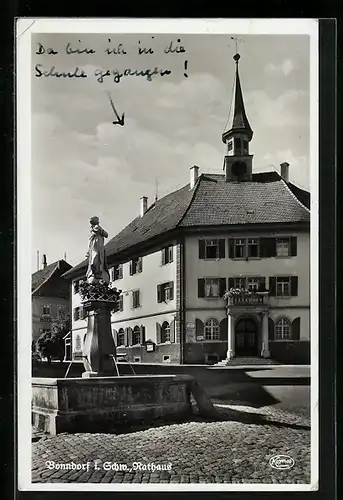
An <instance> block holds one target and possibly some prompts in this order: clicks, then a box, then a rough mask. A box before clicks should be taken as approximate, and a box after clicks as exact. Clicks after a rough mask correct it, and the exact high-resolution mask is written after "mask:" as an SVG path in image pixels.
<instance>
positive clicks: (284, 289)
mask: <svg viewBox="0 0 343 500" xmlns="http://www.w3.org/2000/svg"><path fill="white" fill-rule="evenodd" d="M276 295H277V296H279V297H288V296H289V295H291V278H290V277H289V276H278V277H277V278H276Z"/></svg>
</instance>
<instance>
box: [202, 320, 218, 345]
mask: <svg viewBox="0 0 343 500" xmlns="http://www.w3.org/2000/svg"><path fill="white" fill-rule="evenodd" d="M205 339H206V340H219V322H218V321H217V320H216V319H213V318H212V319H209V320H208V321H206V323H205Z"/></svg>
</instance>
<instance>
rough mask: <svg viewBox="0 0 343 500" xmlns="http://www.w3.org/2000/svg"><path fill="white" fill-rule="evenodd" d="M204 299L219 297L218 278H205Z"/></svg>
mask: <svg viewBox="0 0 343 500" xmlns="http://www.w3.org/2000/svg"><path fill="white" fill-rule="evenodd" d="M205 297H206V298H211V297H214V298H218V297H219V278H205Z"/></svg>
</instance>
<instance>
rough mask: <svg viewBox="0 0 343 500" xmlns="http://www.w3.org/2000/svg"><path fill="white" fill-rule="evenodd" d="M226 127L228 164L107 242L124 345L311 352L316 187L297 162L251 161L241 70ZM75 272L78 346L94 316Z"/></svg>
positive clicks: (133, 353)
mask: <svg viewBox="0 0 343 500" xmlns="http://www.w3.org/2000/svg"><path fill="white" fill-rule="evenodd" d="M234 59H235V63H236V79H235V86H234V98H233V103H234V105H233V106H232V115H231V117H230V120H229V127H228V129H227V130H226V131H225V132H224V134H223V136H222V141H223V142H224V144H225V148H226V153H225V157H224V166H223V174H222V175H220V174H202V175H199V169H198V167H197V166H193V167H192V168H191V169H190V183H189V184H188V185H186V186H184V187H183V188H181V189H179V190H178V191H175V192H173V193H171V194H169V195H167V196H165V197H164V198H161V199H160V200H156V201H155V202H154V203H153V204H152V205H150V206H148V203H147V198H146V197H142V198H141V201H140V215H139V217H137V218H136V219H134V220H133V221H132V222H131V223H130V224H129V225H128V226H127V227H126V228H124V229H123V230H122V231H121V232H120V233H119V234H118V235H117V236H115V237H114V238H113V239H112V240H110V241H109V242H108V243H107V245H106V247H105V248H106V254H107V258H108V264H109V267H110V269H111V280H112V281H113V282H114V285H115V286H116V287H117V288H119V289H121V290H122V291H123V293H122V298H121V304H120V308H119V311H117V312H115V313H113V315H112V326H113V336H114V339H115V343H116V346H117V351H118V353H125V354H126V355H127V357H128V359H129V360H130V361H133V362H145V363H150V362H157V363H170V362H171V363H215V362H217V361H221V360H224V359H228V360H230V359H232V358H234V357H261V356H262V357H265V358H269V357H271V358H275V359H278V360H282V361H286V362H294V363H307V362H309V341H310V196H309V193H308V192H306V191H304V190H302V189H300V188H298V187H297V186H295V185H294V184H293V183H291V182H290V181H289V164H288V163H283V164H282V165H281V175H279V174H278V173H277V172H265V173H259V174H256V173H254V172H253V156H252V155H251V154H250V151H249V146H250V141H251V139H252V136H253V131H252V129H251V127H250V124H249V122H248V119H247V116H246V112H245V107H244V101H243V94H242V89H241V83H240V78H239V71H238V61H239V55H238V54H236V56H235V57H234ZM86 266H87V262H85V261H84V262H81V263H80V264H79V265H77V266H75V267H74V268H73V269H71V270H70V271H68V272H67V273H66V275H65V278H66V279H68V280H69V281H71V282H72V283H73V284H72V286H73V293H72V309H73V330H72V335H73V351H74V355H75V356H76V355H77V354H78V353H80V352H81V351H82V342H83V337H84V335H85V333H86V328H87V317H86V315H85V313H84V311H83V309H82V305H81V302H80V297H79V295H78V293H77V289H78V282H79V280H80V279H82V278H83V277H84V275H85V271H86Z"/></svg>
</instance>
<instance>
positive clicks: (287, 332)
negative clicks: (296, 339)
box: [275, 318, 291, 340]
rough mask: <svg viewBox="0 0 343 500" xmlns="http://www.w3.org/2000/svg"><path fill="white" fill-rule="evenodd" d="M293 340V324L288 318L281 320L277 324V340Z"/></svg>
mask: <svg viewBox="0 0 343 500" xmlns="http://www.w3.org/2000/svg"><path fill="white" fill-rule="evenodd" d="M290 338H291V323H290V321H289V320H288V319H287V318H280V319H279V320H278V321H277V322H276V323H275V340H289V339H290Z"/></svg>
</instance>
